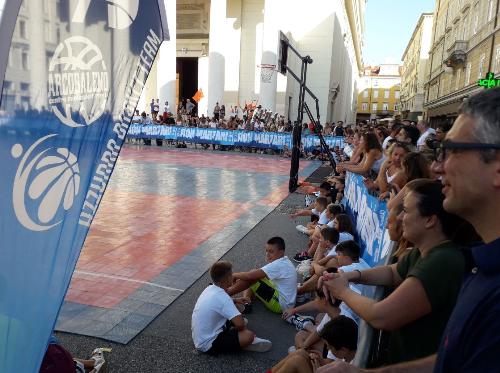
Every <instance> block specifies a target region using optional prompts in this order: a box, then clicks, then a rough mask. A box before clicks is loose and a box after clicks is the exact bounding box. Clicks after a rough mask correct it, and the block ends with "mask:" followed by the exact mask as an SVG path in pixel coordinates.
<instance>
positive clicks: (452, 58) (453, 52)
mask: <svg viewBox="0 0 500 373" xmlns="http://www.w3.org/2000/svg"><path fill="white" fill-rule="evenodd" d="M466 51H467V41H465V40H456V41H455V42H454V43H453V44H452V45H450V47H449V48H448V49H447V52H448V54H447V57H446V58H445V60H444V64H445V65H446V66H449V67H455V66H458V65H463V64H464V63H465V59H466V57H467V54H466V53H465V52H466Z"/></svg>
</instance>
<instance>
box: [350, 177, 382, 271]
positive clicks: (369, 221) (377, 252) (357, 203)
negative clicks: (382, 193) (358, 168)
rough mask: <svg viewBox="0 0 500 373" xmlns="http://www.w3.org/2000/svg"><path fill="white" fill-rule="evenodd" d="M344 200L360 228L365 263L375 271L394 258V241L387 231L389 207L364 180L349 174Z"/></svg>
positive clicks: (359, 233)
mask: <svg viewBox="0 0 500 373" xmlns="http://www.w3.org/2000/svg"><path fill="white" fill-rule="evenodd" d="M344 196H345V198H346V209H347V212H348V214H349V215H350V216H351V218H352V220H353V222H355V225H356V233H357V235H358V242H359V244H360V245H361V249H362V252H363V255H362V256H363V259H364V260H365V261H366V262H367V263H368V264H369V265H370V266H371V267H375V266H376V265H377V264H380V263H381V262H382V261H383V260H384V259H385V258H386V257H387V255H389V254H390V244H391V240H390V238H389V234H388V232H387V230H386V228H385V226H386V223H387V216H388V212H387V208H386V203H385V202H381V201H379V200H378V198H377V197H374V196H372V195H370V194H369V193H368V191H367V189H366V187H365V185H364V184H363V177H362V176H361V175H358V174H355V173H352V172H348V173H347V176H346V181H345V191H344Z"/></svg>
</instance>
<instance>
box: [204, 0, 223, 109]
mask: <svg viewBox="0 0 500 373" xmlns="http://www.w3.org/2000/svg"><path fill="white" fill-rule="evenodd" d="M226 1H227V0H211V1H210V38H209V55H208V57H209V62H208V92H207V96H208V100H207V101H208V108H207V110H208V115H209V116H212V115H213V110H214V107H215V104H216V103H217V102H218V103H219V105H221V104H223V102H222V99H223V97H224V83H225V77H224V74H225V63H226V61H225V58H224V44H225V39H224V28H225V27H224V26H225V25H226Z"/></svg>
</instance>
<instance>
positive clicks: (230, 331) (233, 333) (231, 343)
mask: <svg viewBox="0 0 500 373" xmlns="http://www.w3.org/2000/svg"><path fill="white" fill-rule="evenodd" d="M238 351H241V346H240V340H239V338H238V330H236V329H235V328H234V327H233V325H232V324H231V322H229V321H228V322H227V323H226V325H225V326H224V329H223V330H222V331H221V332H220V333H219V335H218V336H217V338H215V340H214V341H213V342H212V347H210V350H208V351H207V354H209V355H218V354H230V353H234V352H238Z"/></svg>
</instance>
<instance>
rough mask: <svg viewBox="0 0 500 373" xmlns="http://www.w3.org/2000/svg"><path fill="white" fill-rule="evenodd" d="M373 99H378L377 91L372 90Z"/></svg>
mask: <svg viewBox="0 0 500 373" xmlns="http://www.w3.org/2000/svg"><path fill="white" fill-rule="evenodd" d="M373 98H378V89H375V90H373Z"/></svg>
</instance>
